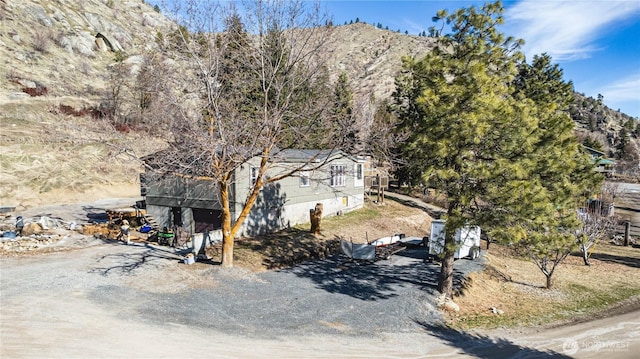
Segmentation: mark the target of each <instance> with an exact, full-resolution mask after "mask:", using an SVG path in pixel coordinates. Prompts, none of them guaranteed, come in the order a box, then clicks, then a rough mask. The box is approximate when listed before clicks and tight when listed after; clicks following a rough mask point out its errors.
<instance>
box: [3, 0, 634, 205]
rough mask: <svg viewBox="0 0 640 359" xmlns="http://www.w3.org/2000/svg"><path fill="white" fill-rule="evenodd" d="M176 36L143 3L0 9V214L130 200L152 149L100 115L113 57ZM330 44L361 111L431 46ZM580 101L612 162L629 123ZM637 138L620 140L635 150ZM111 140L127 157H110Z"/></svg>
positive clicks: (353, 39)
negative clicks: (142, 160) (405, 59)
mask: <svg viewBox="0 0 640 359" xmlns="http://www.w3.org/2000/svg"><path fill="white" fill-rule="evenodd" d="M174 28H175V25H174V24H172V23H171V22H170V21H169V20H168V19H167V18H166V17H164V16H163V15H162V14H161V13H159V12H156V11H154V9H153V8H152V7H151V6H150V5H148V4H146V3H145V2H144V1H141V0H135V1H134V0H131V1H124V0H123V1H119V0H11V1H7V0H0V58H1V60H0V141H1V143H2V144H1V145H0V167H1V169H2V176H1V177H0V206H23V207H25V206H31V205H35V204H46V203H52V202H57V203H60V202H65V201H78V200H85V199H87V200H88V199H95V198H96V197H100V196H129V195H136V194H137V193H138V184H137V180H138V173H139V172H140V167H139V164H138V163H137V162H136V161H135V160H134V159H133V156H132V155H135V156H139V155H144V154H147V153H150V152H152V151H154V150H155V149H157V148H159V146H160V144H159V143H157V141H154V139H153V138H144V137H141V136H140V135H138V134H136V133H135V132H127V131H121V132H117V131H113V130H112V129H111V128H109V126H110V125H109V124H108V123H106V122H105V121H102V120H99V119H98V117H99V115H100V111H101V104H102V103H103V102H104V101H105V98H106V97H107V95H108V91H109V87H108V84H109V81H110V71H109V68H110V67H111V66H112V65H113V64H114V62H115V61H116V58H120V59H124V62H125V63H127V64H129V65H131V66H132V67H133V68H135V67H136V66H137V65H139V63H140V62H141V61H142V54H143V53H145V52H153V51H154V48H155V47H156V46H157V45H156V37H157V34H158V33H168V32H169V31H171V30H172V29H174ZM328 43H329V47H328V50H327V54H326V55H327V56H328V61H327V67H328V69H329V71H330V76H331V79H332V80H335V79H336V78H337V77H338V75H339V74H340V73H341V72H345V73H346V74H347V75H348V77H349V79H350V84H351V87H352V88H353V90H354V92H355V93H356V100H358V99H360V100H362V101H365V102H366V101H367V100H369V99H371V98H375V99H376V100H382V99H385V98H387V97H388V96H390V94H391V93H392V92H393V90H394V77H395V75H396V73H397V71H398V70H399V69H400V66H401V57H402V56H405V55H411V56H416V57H420V56H421V55H423V54H425V53H426V52H428V51H429V50H430V49H431V47H432V45H433V42H432V40H431V39H430V38H428V37H419V36H411V35H404V34H400V33H397V32H392V31H388V30H382V29H378V28H376V27H374V26H372V25H368V24H365V23H355V24H352V25H344V26H336V27H334V28H333V31H332V32H331V38H330V39H329V41H328ZM578 98H579V100H577V102H576V109H575V111H573V112H572V114H575V116H574V118H575V119H576V120H578V122H577V123H578V128H580V129H582V132H583V134H584V137H585V138H586V137H590V138H591V137H592V138H594V139H596V140H598V141H600V142H601V143H602V147H603V149H605V150H606V151H608V152H610V155H611V156H615V155H616V152H615V148H617V145H618V144H619V142H620V138H621V136H620V135H619V134H620V131H621V130H622V128H624V127H625V126H626V125H627V124H628V123H629V120H630V117H628V116H626V115H624V114H620V113H617V112H615V111H612V110H611V109H608V108H606V106H604V105H602V104H601V103H597V101H596V105H593V106H592V103H591V101H590V100H589V99H584V98H580V97H578ZM591 100H593V99H591ZM578 101H579V103H578ZM593 101H595V100H593ZM583 103H585V104H586V105H588V106H586V105H585V106H583ZM633 121H635V120H631V124H633V123H635V124H636V126H637V122H638V121H635V122H633ZM592 131H595V132H592ZM634 131H635V132H634ZM637 132H638V131H637V127H636V128H635V129H631V130H630V131H628V133H630V134H631V141H630V143H631V144H630V146H631V147H630V148H635V149H636V150H637V149H638V144H637V140H634V139H633V136H636V137H637V136H638V134H637ZM121 141H128V142H129V143H130V144H132V145H134V149H135V153H120V152H118V151H119V149H118V148H119V147H120V146H114V144H117V143H118V142H121ZM638 152H640V151H638Z"/></svg>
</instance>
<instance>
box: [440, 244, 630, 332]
mask: <svg viewBox="0 0 640 359" xmlns="http://www.w3.org/2000/svg"><path fill="white" fill-rule="evenodd" d="M487 257H488V261H489V264H488V265H487V269H486V270H484V271H482V272H479V273H474V274H472V275H471V276H470V278H469V281H468V283H467V284H468V285H467V288H465V289H464V290H463V292H462V293H460V294H459V295H458V296H457V297H456V299H455V300H456V302H457V303H458V304H460V307H461V310H460V312H459V313H457V314H455V315H449V317H448V322H449V325H451V326H453V327H456V328H461V329H467V328H473V327H484V328H497V327H512V326H545V325H550V324H557V323H561V322H566V321H574V320H581V319H584V318H587V317H590V316H593V315H594V313H598V312H602V311H603V310H607V309H608V308H610V307H611V306H612V305H613V304H615V303H619V302H623V301H625V300H628V299H630V298H634V297H637V296H639V295H640V248H637V247H636V248H633V247H618V246H614V245H611V244H601V245H599V246H598V247H597V248H596V251H595V252H594V254H593V257H592V259H591V266H588V267H587V266H585V265H584V264H583V262H582V259H581V257H580V256H570V257H568V258H567V260H566V261H565V262H564V263H562V264H561V265H560V267H559V268H558V269H557V270H556V273H555V274H554V283H555V284H554V286H555V287H554V288H553V289H551V290H547V289H545V288H544V287H543V286H544V284H545V277H544V275H543V274H542V272H541V271H540V270H539V269H538V268H537V267H536V266H535V265H534V264H533V263H532V262H531V261H528V260H526V259H525V258H518V257H515V256H513V255H511V254H510V253H509V251H508V250H505V248H504V247H500V246H496V245H492V247H490V250H489V254H488V256H487ZM634 303H635V302H634ZM491 307H494V308H497V309H500V310H502V311H504V314H501V315H500V314H494V313H493V312H492V311H491V309H490V308H491Z"/></svg>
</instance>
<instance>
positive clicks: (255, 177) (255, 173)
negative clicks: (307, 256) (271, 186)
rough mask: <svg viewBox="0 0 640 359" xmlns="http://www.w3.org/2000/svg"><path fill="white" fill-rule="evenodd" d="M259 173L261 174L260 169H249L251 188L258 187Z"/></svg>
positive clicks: (254, 167)
mask: <svg viewBox="0 0 640 359" xmlns="http://www.w3.org/2000/svg"><path fill="white" fill-rule="evenodd" d="M258 173H260V167H256V166H251V167H249V186H250V187H253V186H255V185H256V182H257V181H258Z"/></svg>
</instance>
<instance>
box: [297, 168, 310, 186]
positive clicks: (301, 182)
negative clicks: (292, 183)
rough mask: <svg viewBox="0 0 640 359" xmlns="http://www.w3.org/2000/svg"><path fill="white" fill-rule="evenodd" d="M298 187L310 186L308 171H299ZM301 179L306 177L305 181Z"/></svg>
mask: <svg viewBox="0 0 640 359" xmlns="http://www.w3.org/2000/svg"><path fill="white" fill-rule="evenodd" d="M299 177H300V187H310V186H311V174H310V173H309V171H300V173H299ZM303 179H306V183H305V181H304V180H303Z"/></svg>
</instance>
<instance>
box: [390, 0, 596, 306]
mask: <svg viewBox="0 0 640 359" xmlns="http://www.w3.org/2000/svg"><path fill="white" fill-rule="evenodd" d="M503 11H504V9H503V8H502V5H501V4H500V3H499V2H496V3H493V4H485V5H484V6H483V7H482V8H480V9H477V8H475V7H471V8H468V9H461V10H458V11H456V12H455V13H453V14H448V13H447V12H446V11H440V12H438V15H437V16H436V17H435V18H434V20H435V21H437V22H442V23H445V22H446V23H449V24H450V25H451V29H452V33H451V34H448V35H447V36H438V37H437V42H438V46H436V48H435V49H434V50H433V51H432V52H430V53H429V54H428V55H427V56H426V57H425V58H423V59H421V60H415V59H413V58H405V59H404V60H403V72H402V73H401V74H400V75H399V76H398V77H397V78H396V92H395V93H394V98H395V102H396V111H397V113H398V117H399V119H400V124H399V126H398V128H399V130H404V131H406V132H407V133H409V138H408V140H407V141H406V142H405V143H404V144H402V145H401V146H400V149H399V150H400V153H401V155H402V158H403V160H404V162H405V163H407V165H406V166H405V167H404V168H403V171H404V173H405V176H407V178H408V180H409V181H410V182H419V181H425V182H426V183H427V184H428V185H429V186H431V187H433V188H435V189H436V190H438V191H440V192H441V193H443V194H444V195H446V197H447V200H448V203H449V205H448V208H447V214H446V224H445V233H446V235H445V248H444V252H443V255H442V268H441V272H440V278H439V283H438V289H439V290H440V291H441V292H442V293H443V294H445V295H447V296H449V297H450V296H451V295H452V289H453V288H452V286H453V283H452V279H453V258H454V253H455V249H456V243H455V238H454V234H455V232H456V230H457V229H458V228H460V227H462V226H464V225H468V224H480V225H482V226H484V227H485V228H486V229H488V230H490V231H491V232H492V234H493V235H495V237H496V238H499V239H503V240H504V241H509V242H519V243H525V242H526V243H529V244H530V246H529V247H528V248H529V249H531V251H530V254H531V255H532V257H533V256H537V257H535V258H534V259H536V258H539V259H540V262H544V263H548V262H546V261H548V259H549V258H550V253H561V254H564V253H565V252H564V250H565V248H567V243H573V244H575V237H574V236H572V234H571V232H570V231H569V229H572V228H575V227H576V225H577V224H578V223H577V221H576V216H575V206H576V200H577V198H576V196H578V195H579V194H582V192H584V191H586V189H587V188H588V182H589V181H588V180H587V179H588V178H589V176H591V175H592V173H591V172H590V171H589V167H588V162H585V161H584V157H582V154H581V153H580V149H579V146H578V144H577V141H576V140H575V137H573V135H572V129H573V127H572V123H571V121H570V119H569V118H568V116H567V114H566V113H565V112H563V111H562V110H564V109H566V108H568V105H569V103H570V98H567V97H566V94H567V93H569V92H570V91H569V90H571V84H570V83H569V84H565V83H563V82H562V81H561V71H559V69H558V68H557V67H554V66H550V65H549V62H548V58H547V57H542V58H539V59H538V60H536V61H535V66H534V67H532V68H529V67H522V66H520V68H519V67H518V65H519V64H522V63H523V61H524V57H523V55H522V54H521V53H520V52H519V51H518V48H519V46H520V45H521V43H522V41H521V40H515V39H513V38H511V37H505V36H504V35H503V34H502V33H500V32H499V31H498V29H497V28H498V26H499V25H501V24H502V23H503V18H502V13H503ZM430 33H431V34H436V35H439V34H440V31H439V30H435V29H434V28H432V29H430ZM519 70H521V72H522V73H520V72H519ZM527 71H529V72H527ZM540 74H543V75H545V76H547V79H543V80H536V77H535V76H534V75H540ZM558 75H560V77H558ZM554 251H555V252H554ZM560 261H561V260H560ZM558 263H559V262H558ZM554 268H555V267H554ZM549 271H550V272H551V274H552V269H550V270H549ZM548 278H550V276H548ZM549 283H550V280H549Z"/></svg>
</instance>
